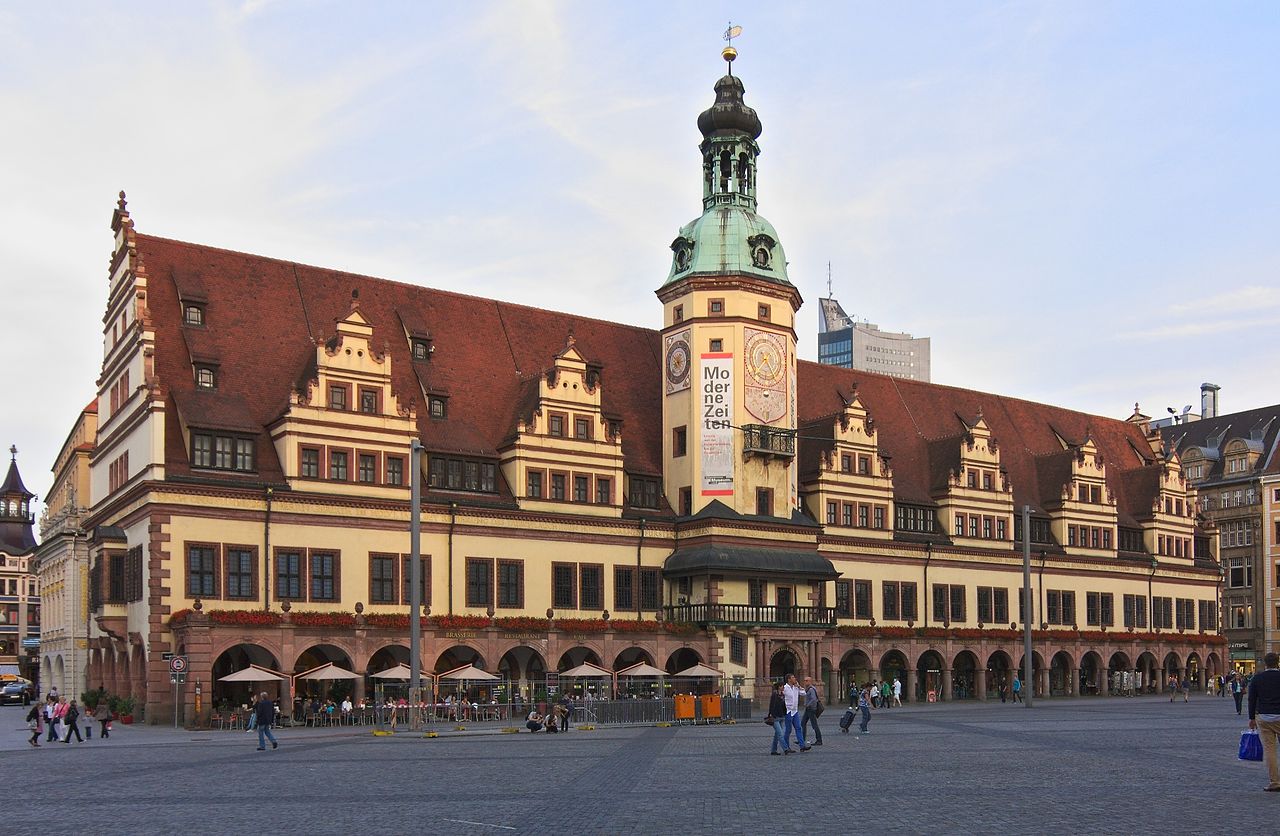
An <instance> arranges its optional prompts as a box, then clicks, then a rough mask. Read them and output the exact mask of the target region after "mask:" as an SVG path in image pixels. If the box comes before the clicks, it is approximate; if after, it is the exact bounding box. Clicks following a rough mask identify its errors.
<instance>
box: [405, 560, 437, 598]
mask: <svg viewBox="0 0 1280 836" xmlns="http://www.w3.org/2000/svg"><path fill="white" fill-rule="evenodd" d="M418 560H419V562H420V563H421V564H422V568H421V569H420V571H421V572H422V583H421V584H420V585H419V586H420V589H421V592H420V593H419V594H420V595H421V596H422V603H424V604H430V603H431V557H430V556H429V555H421V556H420V557H419V558H418ZM412 601H413V563H412V558H411V557H410V556H409V555H407V554H406V555H402V556H401V558H400V603H402V604H405V605H408V604H410V603H412Z"/></svg>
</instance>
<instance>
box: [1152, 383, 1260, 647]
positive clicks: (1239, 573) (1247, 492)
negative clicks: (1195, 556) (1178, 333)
mask: <svg viewBox="0 0 1280 836" xmlns="http://www.w3.org/2000/svg"><path fill="white" fill-rule="evenodd" d="M1206 385H1208V384H1206ZM1211 394H1212V397H1213V398H1214V403H1213V406H1215V407H1216V398H1217V387H1214V388H1213V391H1212V393H1211ZM1161 433H1163V435H1164V437H1165V438H1166V439H1167V440H1168V442H1169V443H1170V444H1171V445H1173V447H1174V448H1175V449H1176V450H1177V453H1178V455H1179V456H1180V457H1181V459H1182V464H1183V469H1184V470H1185V471H1186V473H1187V477H1188V478H1189V479H1190V480H1191V481H1192V482H1193V483H1194V484H1195V486H1196V488H1197V490H1198V492H1199V495H1200V512H1201V513H1202V514H1203V515H1204V517H1205V518H1206V519H1207V520H1208V521H1210V522H1211V523H1212V524H1213V525H1215V526H1216V527H1217V530H1218V532H1219V538H1220V548H1221V556H1222V562H1223V566H1222V569H1223V582H1224V586H1225V589H1224V590H1223V596H1224V601H1223V616H1224V618H1225V620H1226V621H1225V623H1226V636H1227V641H1228V642H1229V647H1230V652H1231V663H1232V665H1233V666H1235V667H1236V668H1237V669H1239V670H1243V671H1245V672H1250V671H1252V670H1254V669H1255V668H1258V667H1261V665H1262V657H1263V655H1264V654H1265V653H1266V652H1267V651H1268V650H1273V649H1275V648H1276V646H1277V643H1280V636H1278V635H1277V632H1276V631H1277V626H1278V625H1280V612H1277V608H1280V598H1278V597H1277V589H1276V585H1277V581H1280V571H1277V566H1276V563H1277V561H1278V560H1280V546H1278V545H1277V544H1278V543H1280V404H1277V405H1275V406H1267V407H1262V408H1261V409H1251V410H1248V411H1246V412H1237V413H1234V414H1231V415H1219V416H1216V417H1206V418H1202V419H1201V420H1199V421H1196V422H1194V423H1191V424H1184V425H1182V426H1178V427H1166V428H1164V429H1162V430H1161Z"/></svg>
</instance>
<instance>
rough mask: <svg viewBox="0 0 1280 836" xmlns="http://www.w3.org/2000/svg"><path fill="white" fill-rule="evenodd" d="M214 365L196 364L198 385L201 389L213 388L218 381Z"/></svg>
mask: <svg viewBox="0 0 1280 836" xmlns="http://www.w3.org/2000/svg"><path fill="white" fill-rule="evenodd" d="M216 382H217V381H216V377H215V375H214V372H213V367H212V366H196V385H197V386H199V387H200V388H201V389H212V388H214V385H215V383H216Z"/></svg>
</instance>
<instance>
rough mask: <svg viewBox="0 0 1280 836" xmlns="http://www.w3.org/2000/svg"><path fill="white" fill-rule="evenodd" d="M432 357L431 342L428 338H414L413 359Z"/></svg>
mask: <svg viewBox="0 0 1280 836" xmlns="http://www.w3.org/2000/svg"><path fill="white" fill-rule="evenodd" d="M430 357H431V344H430V343H428V342H427V341H426V340H413V359H415V360H426V359H428V358H430Z"/></svg>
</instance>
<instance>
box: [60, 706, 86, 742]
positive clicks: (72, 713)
mask: <svg viewBox="0 0 1280 836" xmlns="http://www.w3.org/2000/svg"><path fill="white" fill-rule="evenodd" d="M79 719H80V709H79V708H78V707H77V706H76V701H75V700H72V701H71V702H70V703H68V704H67V713H66V714H65V715H63V717H62V724H63V725H64V726H66V727H67V732H66V734H67V736H66V737H64V738H63V739H62V742H63V743H70V742H71V735H73V734H74V735H75V736H76V743H84V738H83V737H81V736H80V727H79V726H77V725H76V721H77V720H79Z"/></svg>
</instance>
